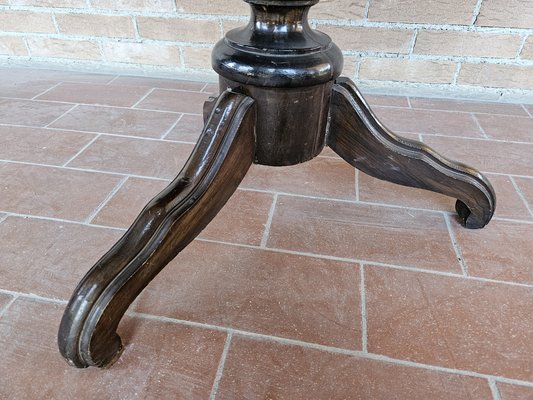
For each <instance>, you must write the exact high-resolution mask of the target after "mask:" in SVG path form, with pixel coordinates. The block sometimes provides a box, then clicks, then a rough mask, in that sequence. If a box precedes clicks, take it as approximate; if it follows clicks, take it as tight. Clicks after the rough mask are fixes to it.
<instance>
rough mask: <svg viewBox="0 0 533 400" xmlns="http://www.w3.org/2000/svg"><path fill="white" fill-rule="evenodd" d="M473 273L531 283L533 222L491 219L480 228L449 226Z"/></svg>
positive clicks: (532, 281)
mask: <svg viewBox="0 0 533 400" xmlns="http://www.w3.org/2000/svg"><path fill="white" fill-rule="evenodd" d="M453 229H454V231H455V235H456V237H457V240H458V242H459V245H460V246H461V249H462V253H463V257H464V259H465V261H466V264H467V266H468V270H469V272H470V274H471V275H473V276H481V277H485V278H491V279H498V280H503V281H513V282H520V283H529V284H530V285H533V268H531V267H532V265H533V245H532V243H533V225H532V224H521V223H514V222H509V221H498V220H496V221H491V223H490V224H489V225H487V226H486V227H485V228H483V229H476V230H465V229H461V227H459V226H455V225H454V227H453Z"/></svg>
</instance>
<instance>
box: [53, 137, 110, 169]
mask: <svg viewBox="0 0 533 400" xmlns="http://www.w3.org/2000/svg"><path fill="white" fill-rule="evenodd" d="M100 136H101V135H96V136H95V137H93V138H92V139H91V140H90V141H89V143H87V144H86V145H85V146H83V147H82V148H81V149H80V150H79V151H78V152H77V153H76V154H74V155H73V156H72V157H71V158H69V159H68V160H67V162H65V163H64V164H63V165H61V167H62V168H65V167H67V166H68V164H70V163H71V162H72V161H74V160H75V159H76V157H78V156H79V155H80V154H81V153H83V152H84V151H85V150H87V149H88V148H89V146H90V145H92V144H93V143H94V142H96V140H97V139H98V138H99V137H100Z"/></svg>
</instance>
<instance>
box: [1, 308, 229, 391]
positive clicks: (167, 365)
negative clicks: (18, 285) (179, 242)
mask: <svg viewBox="0 0 533 400" xmlns="http://www.w3.org/2000/svg"><path fill="white" fill-rule="evenodd" d="M63 309H64V306H63V305H54V304H46V303H38V302H33V301H25V300H20V299H19V300H17V301H16V303H14V304H13V305H12V306H11V307H10V308H9V310H8V311H7V313H6V314H5V316H4V318H3V321H2V322H1V323H0V358H1V359H2V363H0V397H1V398H4V399H37V398H38V399H80V400H84V399H111V398H113V399H119V400H129V399H154V400H155V399H177V398H180V399H207V398H208V397H209V393H210V391H211V387H212V384H213V381H214V378H215V374H216V371H217V367H218V363H219V359H220V356H221V354H222V349H223V347H224V340H225V334H224V333H222V332H212V331H208V330H200V329H196V328H190V327H185V326H178V325H173V324H168V323H163V322H157V321H143V320H139V319H129V318H127V319H126V320H125V321H124V322H123V323H122V324H121V326H120V327H119V331H118V332H119V334H121V335H122V336H123V339H124V341H125V342H126V348H125V350H124V353H123V354H122V356H121V358H120V359H119V360H118V361H117V363H116V364H115V365H114V366H113V367H112V368H110V369H104V370H102V369H96V368H89V369H86V370H80V369H76V368H72V367H71V366H69V365H67V363H66V362H65V361H63V359H62V358H61V356H60V355H59V352H58V350H57V344H56V335H57V327H58V325H59V321H60V318H61V314H62V312H63ZM13 337H16V338H17V339H16V341H13Z"/></svg>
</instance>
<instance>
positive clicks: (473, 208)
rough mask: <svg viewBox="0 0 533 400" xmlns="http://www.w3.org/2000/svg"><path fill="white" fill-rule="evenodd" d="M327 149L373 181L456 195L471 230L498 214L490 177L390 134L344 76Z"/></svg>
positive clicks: (337, 87)
mask: <svg viewBox="0 0 533 400" xmlns="http://www.w3.org/2000/svg"><path fill="white" fill-rule="evenodd" d="M328 145H329V146H330V147H331V148H332V149H333V150H334V151H335V152H336V153H337V154H339V155H340V156H341V157H342V158H343V159H344V160H346V161H347V162H348V163H350V164H351V165H353V166H354V167H356V168H358V169H360V170H361V171H363V172H365V173H367V174H368V175H371V176H373V177H375V178H379V179H383V180H386V181H389V182H394V183H398V184H401V185H405V186H411V187H416V188H421V189H427V190H431V191H434V192H438V193H442V194H445V195H448V196H452V197H455V198H456V199H458V201H457V203H456V210H457V212H458V214H459V216H460V217H461V218H462V220H463V223H464V225H465V226H466V227H467V228H482V227H484V226H485V225H486V224H487V223H488V222H489V221H490V220H491V218H492V215H493V214H494V209H495V206H496V195H495V194H494V189H493V188H492V186H491V184H490V182H489V181H488V180H487V178H485V177H484V176H483V175H482V174H481V173H479V172H478V171H476V170H475V169H473V168H471V167H468V166H466V165H464V164H461V163H457V162H453V161H450V160H448V159H446V158H444V157H442V156H441V155H439V154H438V153H436V152H435V151H434V150H432V149H431V148H429V147H428V146H426V145H425V144H423V143H421V142H417V141H414V140H409V139H405V138H402V137H399V136H396V135H395V134H393V133H392V132H390V131H389V130H388V129H387V128H386V127H384V126H383V125H382V124H381V123H380V122H379V121H378V119H377V118H376V116H375V115H374V113H373V112H372V110H371V109H370V107H369V106H368V104H367V103H366V101H365V100H364V99H363V96H362V95H361V93H360V92H359V90H358V89H357V88H356V86H355V84H354V83H353V82H352V81H350V80H349V79H346V78H342V79H339V80H338V81H337V84H336V85H335V86H334V87H333V96H332V104H331V123H330V130H329V134H328Z"/></svg>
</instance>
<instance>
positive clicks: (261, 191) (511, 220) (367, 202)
mask: <svg viewBox="0 0 533 400" xmlns="http://www.w3.org/2000/svg"><path fill="white" fill-rule="evenodd" d="M1 125H2V124H0V126H1ZM47 129H55V128H47ZM87 133H90V132H87ZM95 135H98V136H106V135H105V134H99V133H95ZM109 136H111V135H109ZM95 139H96V138H95ZM150 140H156V139H150ZM169 142H170V141H169ZM171 143H180V144H188V145H189V144H193V143H189V142H176V141H171ZM1 162H4V163H6V164H20V165H31V166H36V167H43V168H57V169H65V170H69V171H79V172H90V173H98V174H105V175H113V176H128V177H130V178H139V179H146V180H154V181H161V182H170V181H171V180H172V179H171V178H162V177H157V176H150V175H138V174H132V173H124V172H117V171H105V170H98V169H93V168H81V167H72V166H67V165H57V164H44V163H36V162H29V161H16V160H6V159H0V163H1ZM488 174H490V175H495V176H505V177H509V176H513V177H518V178H525V179H532V178H533V177H531V176H528V175H518V174H512V175H510V174H504V173H498V172H489V173H488ZM238 190H242V191H245V192H257V193H267V194H278V195H282V196H288V197H297V198H303V199H312V200H319V201H331V202H339V203H346V204H354V205H368V206H375V207H384V208H394V209H401V210H410V211H420V212H426V213H432V214H436V213H445V214H448V215H455V212H453V211H443V210H435V209H428V208H420V207H408V206H402V205H399V204H387V203H375V202H371V201H361V200H359V201H357V200H348V199H340V198H333V197H322V196H311V195H305V194H300V193H289V192H279V191H270V190H264V189H255V188H251V187H245V186H244V187H239V188H238ZM493 220H495V221H509V222H514V223H517V224H526V225H531V224H533V221H531V220H522V219H513V218H503V217H493Z"/></svg>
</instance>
